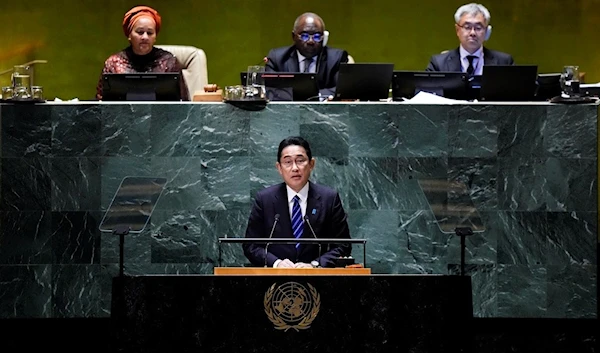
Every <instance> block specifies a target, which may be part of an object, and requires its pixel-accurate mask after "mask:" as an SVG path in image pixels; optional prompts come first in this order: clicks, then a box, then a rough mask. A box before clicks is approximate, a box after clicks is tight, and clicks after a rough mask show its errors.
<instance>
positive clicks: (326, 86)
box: [265, 45, 348, 96]
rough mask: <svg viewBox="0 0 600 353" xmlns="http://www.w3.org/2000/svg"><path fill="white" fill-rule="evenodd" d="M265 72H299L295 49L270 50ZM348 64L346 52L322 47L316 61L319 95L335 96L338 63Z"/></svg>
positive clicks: (292, 47)
mask: <svg viewBox="0 0 600 353" xmlns="http://www.w3.org/2000/svg"><path fill="white" fill-rule="evenodd" d="M267 59H268V61H267V63H266V65H265V71H266V72H300V64H299V62H298V53H297V52H296V47H295V46H293V45H292V46H291V47H281V48H276V49H271V51H270V52H269V54H268V55H267ZM347 62H348V52H346V51H345V50H341V49H335V48H329V47H323V50H322V51H321V54H319V57H318V59H317V80H318V86H319V91H320V92H321V95H325V96H328V95H332V94H335V86H337V79H338V73H339V71H340V63H347Z"/></svg>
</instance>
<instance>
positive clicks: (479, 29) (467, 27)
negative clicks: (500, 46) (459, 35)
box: [458, 23, 485, 33]
mask: <svg viewBox="0 0 600 353" xmlns="http://www.w3.org/2000/svg"><path fill="white" fill-rule="evenodd" d="M458 27H460V28H462V29H463V30H465V31H466V32H471V31H472V30H475V32H477V33H481V32H483V30H485V27H484V26H483V25H481V24H472V23H465V24H464V25H462V26H461V25H458Z"/></svg>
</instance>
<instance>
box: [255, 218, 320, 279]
mask: <svg viewBox="0 0 600 353" xmlns="http://www.w3.org/2000/svg"><path fill="white" fill-rule="evenodd" d="M279 217H280V216H279V213H277V214H276V215H275V220H274V221H273V227H271V232H270V233H269V239H271V238H272V237H273V233H274V232H275V227H276V226H277V223H279ZM304 223H306V224H307V225H308V228H309V229H310V233H311V234H312V236H313V237H314V238H315V239H317V234H315V230H314V229H313V227H312V225H311V224H310V221H309V220H308V216H304ZM269 244H270V243H268V242H267V243H266V244H265V267H267V254H268V253H269ZM319 257H321V243H319Z"/></svg>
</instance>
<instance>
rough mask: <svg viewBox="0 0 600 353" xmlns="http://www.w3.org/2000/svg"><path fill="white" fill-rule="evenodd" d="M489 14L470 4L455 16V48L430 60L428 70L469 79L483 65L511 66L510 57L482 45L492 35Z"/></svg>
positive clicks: (483, 9)
mask: <svg viewBox="0 0 600 353" xmlns="http://www.w3.org/2000/svg"><path fill="white" fill-rule="evenodd" d="M490 18H491V16H490V12H489V11H488V9H487V8H485V6H483V5H481V4H476V3H470V4H467V5H463V6H461V7H459V8H458V10H457V11H456V13H455V14H454V20H455V21H456V24H455V25H454V27H455V29H456V36H457V37H458V40H459V41H460V46H459V47H458V48H457V49H454V50H450V51H448V52H445V53H442V54H439V55H434V56H432V57H431V60H430V62H429V66H427V69H426V70H427V71H458V72H466V73H467V74H469V76H474V75H481V74H482V73H483V66H484V65H514V61H513V58H512V56H510V55H509V54H506V53H502V52H499V51H495V50H491V49H488V48H485V47H484V46H483V42H484V41H485V40H486V39H487V38H486V37H487V36H489V34H491V30H492V28H491V26H489V23H490Z"/></svg>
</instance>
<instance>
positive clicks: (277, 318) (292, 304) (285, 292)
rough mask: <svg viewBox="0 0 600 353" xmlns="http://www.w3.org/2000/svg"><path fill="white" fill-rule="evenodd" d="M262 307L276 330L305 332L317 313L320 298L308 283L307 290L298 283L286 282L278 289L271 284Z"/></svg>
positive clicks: (275, 285) (274, 284)
mask: <svg viewBox="0 0 600 353" xmlns="http://www.w3.org/2000/svg"><path fill="white" fill-rule="evenodd" d="M264 306H265V313H266V314H267V317H268V318H269V320H271V322H272V323H273V324H274V325H275V328H276V329H277V330H284V331H287V330H289V329H291V328H293V329H294V330H296V331H299V330H306V329H307V328H309V327H310V324H311V323H312V322H313V320H314V319H315V318H316V317H317V314H318V313H319V308H320V306H321V297H320V296H319V293H317V290H316V289H315V287H313V286H312V285H310V283H308V289H306V287H305V286H303V285H301V284H300V283H298V282H287V283H284V284H282V285H280V286H278V287H277V283H273V285H272V286H271V288H269V290H267V291H266V293H265V300H264Z"/></svg>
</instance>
